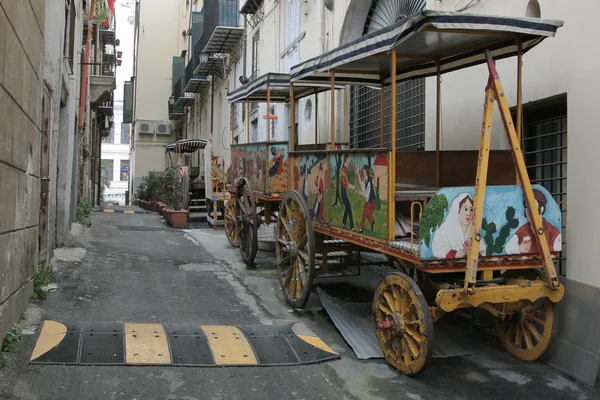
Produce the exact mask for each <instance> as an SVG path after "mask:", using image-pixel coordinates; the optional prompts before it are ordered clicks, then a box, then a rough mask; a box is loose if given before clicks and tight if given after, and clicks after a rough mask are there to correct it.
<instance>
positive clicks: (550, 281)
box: [438, 51, 561, 304]
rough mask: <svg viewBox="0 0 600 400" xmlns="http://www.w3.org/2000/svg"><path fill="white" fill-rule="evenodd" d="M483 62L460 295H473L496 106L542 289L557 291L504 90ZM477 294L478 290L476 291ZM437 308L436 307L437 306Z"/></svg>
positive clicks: (494, 72)
mask: <svg viewBox="0 0 600 400" xmlns="http://www.w3.org/2000/svg"><path fill="white" fill-rule="evenodd" d="M485 56H486V59H487V64H488V70H489V73H490V76H489V79H488V85H487V87H486V97H485V103H484V113H483V127H482V137H481V146H480V149H479V164H478V166H477V178H476V181H475V199H474V204H473V223H472V225H471V234H470V240H471V241H470V249H469V254H468V258H467V270H466V275H465V286H464V292H465V293H469V294H474V292H475V290H474V289H475V280H476V278H477V266H478V261H479V242H480V240H481V234H480V230H481V223H482V219H483V206H484V202H485V190H486V183H487V171H488V161H489V147H490V138H491V130H492V116H493V103H494V101H495V102H496V103H498V108H499V110H500V116H501V117H502V122H503V124H504V130H505V132H506V136H507V138H508V142H509V144H510V149H511V152H512V155H513V160H514V162H515V167H516V170H517V174H518V177H519V182H520V184H521V187H522V189H523V194H524V196H525V202H526V204H527V210H528V219H529V223H530V224H531V227H532V230H533V231H534V232H536V235H535V240H536V243H537V245H538V248H539V249H540V252H541V257H542V261H543V263H544V271H545V273H546V282H545V285H546V286H547V287H548V288H549V289H553V290H559V289H560V288H561V285H560V281H559V280H558V276H557V275H556V269H555V268H554V261H553V259H552V255H551V253H550V247H549V246H548V241H547V240H546V235H545V232H544V228H543V225H542V217H541V216H540V212H539V210H538V207H537V202H536V200H535V197H534V195H533V190H532V188H531V181H530V179H529V174H528V173H527V167H526V166H525V160H524V158H523V152H522V151H521V145H520V141H519V138H518V136H517V132H516V130H515V126H514V124H513V120H512V117H511V114H510V109H509V107H508V101H507V100H506V96H505V93H504V88H503V86H502V83H501V82H500V77H499V75H498V71H497V70H496V64H495V63H494V60H493V59H492V56H491V54H490V52H489V51H486V52H485ZM478 290H480V289H478ZM438 304H439V303H438Z"/></svg>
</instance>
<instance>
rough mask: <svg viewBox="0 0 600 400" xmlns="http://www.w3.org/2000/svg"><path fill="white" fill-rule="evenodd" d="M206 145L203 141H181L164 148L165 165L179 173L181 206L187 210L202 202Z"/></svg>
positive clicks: (205, 141) (206, 142)
mask: <svg viewBox="0 0 600 400" xmlns="http://www.w3.org/2000/svg"><path fill="white" fill-rule="evenodd" d="M207 144H208V141H207V140H205V139H182V140H178V141H176V142H175V143H172V144H169V145H167V146H165V158H166V162H165V164H166V165H169V166H170V167H173V168H177V169H178V171H179V175H180V180H181V189H182V197H183V198H182V204H183V208H185V209H187V210H189V209H190V208H194V207H198V205H197V203H198V202H202V201H204V197H205V196H204V193H203V192H204V186H205V180H206V176H205V175H206V171H207V170H206V169H205V165H204V161H203V159H204V157H205V155H204V150H205V148H206V146H207Z"/></svg>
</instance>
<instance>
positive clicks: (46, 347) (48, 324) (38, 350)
mask: <svg viewBox="0 0 600 400" xmlns="http://www.w3.org/2000/svg"><path fill="white" fill-rule="evenodd" d="M66 335H67V327H66V326H65V325H63V324H61V323H60V322H56V321H44V326H43V327H42V331H41V332H40V338H39V339H38V341H37V343H36V344H35V349H33V353H32V354H31V359H30V360H31V361H33V360H35V359H37V358H39V357H41V356H42V355H44V354H46V353H47V352H49V351H50V350H52V349H53V348H54V347H56V346H57V345H58V344H59V343H60V342H62V340H63V339H64V338H65V336H66Z"/></svg>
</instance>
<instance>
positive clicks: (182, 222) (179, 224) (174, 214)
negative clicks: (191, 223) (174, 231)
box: [166, 210, 188, 228]
mask: <svg viewBox="0 0 600 400" xmlns="http://www.w3.org/2000/svg"><path fill="white" fill-rule="evenodd" d="M166 213H167V223H168V224H169V225H171V226H172V227H173V228H185V226H186V225H187V221H188V211H187V210H177V211H175V210H167V211H166Z"/></svg>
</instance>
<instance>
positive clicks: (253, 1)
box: [240, 0, 263, 14]
mask: <svg viewBox="0 0 600 400" xmlns="http://www.w3.org/2000/svg"><path fill="white" fill-rule="evenodd" d="M262 3H263V0H242V6H241V7H240V13H241V14H256V12H257V11H258V10H260V6H261V5H262Z"/></svg>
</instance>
